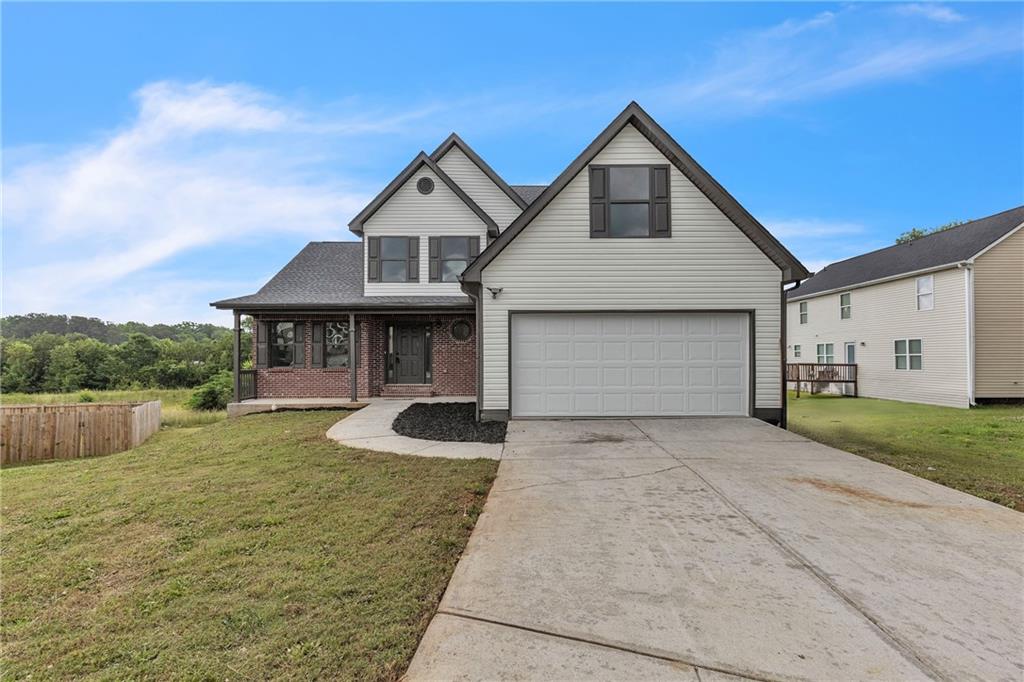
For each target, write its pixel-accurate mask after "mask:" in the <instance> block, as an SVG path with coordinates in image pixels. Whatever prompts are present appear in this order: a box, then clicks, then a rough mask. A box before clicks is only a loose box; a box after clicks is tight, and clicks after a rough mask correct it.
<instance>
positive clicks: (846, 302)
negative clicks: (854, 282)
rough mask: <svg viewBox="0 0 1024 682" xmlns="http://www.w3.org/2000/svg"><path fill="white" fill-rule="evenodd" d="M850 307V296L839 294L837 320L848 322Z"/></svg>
mask: <svg viewBox="0 0 1024 682" xmlns="http://www.w3.org/2000/svg"><path fill="white" fill-rule="evenodd" d="M850 313H851V307H850V295H849V294H839V319H841V320H848V319H850Z"/></svg>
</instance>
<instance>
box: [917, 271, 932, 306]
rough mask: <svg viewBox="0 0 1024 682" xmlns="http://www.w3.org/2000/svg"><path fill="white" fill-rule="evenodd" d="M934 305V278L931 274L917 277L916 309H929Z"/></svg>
mask: <svg viewBox="0 0 1024 682" xmlns="http://www.w3.org/2000/svg"><path fill="white" fill-rule="evenodd" d="M934 307H935V278H934V277H932V276H931V275H925V276H924V277H918V278H917V309H918V310H931V309H932V308H934Z"/></svg>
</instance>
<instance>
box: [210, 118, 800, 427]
mask: <svg viewBox="0 0 1024 682" xmlns="http://www.w3.org/2000/svg"><path fill="white" fill-rule="evenodd" d="M349 227H350V229H351V230H352V232H353V233H354V234H356V235H357V236H358V237H359V238H360V241H356V242H314V243H312V244H309V245H308V246H307V247H306V248H305V249H303V250H302V252H300V253H299V254H298V255H297V256H296V257H295V258H294V259H293V260H292V261H291V262H290V263H288V265H286V266H285V267H284V269H283V270H281V272H279V273H278V274H277V275H275V276H274V277H273V278H272V279H271V280H270V281H269V282H268V283H267V284H266V285H265V286H264V287H263V288H262V289H260V290H259V291H258V292H257V293H255V294H252V295H250V296H243V297H240V298H233V299H227V300H223V301H218V302H216V303H214V304H213V305H215V306H216V307H218V308H221V309H228V310H233V311H234V313H235V320H236V328H238V320H239V317H240V316H241V315H251V316H252V317H253V318H254V322H255V330H256V338H255V348H256V350H255V370H254V375H255V386H252V385H251V384H247V388H246V389H245V390H243V395H242V397H243V398H244V397H260V398H263V397H270V398H282V397H347V396H350V397H351V398H352V399H356V398H357V397H359V398H362V397H372V396H409V395H414V396H418V395H475V396H476V398H477V405H478V412H479V414H480V416H481V417H482V418H484V419H508V418H510V417H523V418H528V417H556V418H557V417H618V416H683V415H751V416H755V417H759V418H762V419H765V420H768V421H772V422H776V423H782V422H784V420H785V401H784V385H783V363H784V362H785V357H784V353H783V348H784V347H785V344H786V342H785V328H784V306H785V299H784V295H783V287H784V286H785V285H786V284H788V283H792V282H796V281H798V280H801V279H803V278H805V277H806V276H807V274H808V273H807V271H806V270H805V269H804V267H803V266H802V265H801V264H800V263H799V261H797V260H796V258H794V257H793V256H792V254H790V253H789V251H787V250H786V249H785V247H783V246H782V245H781V244H780V243H779V242H778V241H777V240H776V239H775V238H774V237H772V236H771V234H769V233H768V231H767V230H766V229H765V228H764V227H763V226H762V225H761V224H760V223H759V222H758V221H757V220H756V219H754V218H753V216H751V215H750V214H749V213H748V212H747V211H746V210H745V209H743V207H742V206H740V204H739V203H738V202H737V201H736V200H735V199H734V198H733V197H732V196H731V195H730V194H729V193H728V192H726V191H725V189H724V188H722V186H721V185H720V184H718V182H716V181H715V180H714V179H713V178H712V177H711V176H710V175H709V174H708V173H707V171H705V170H704V169H703V168H701V166H700V165H698V164H697V163H696V162H695V161H694V160H693V158H692V157H690V156H689V154H687V153H686V152H685V151H684V150H683V149H682V148H681V147H680V146H679V145H678V144H677V143H676V142H675V140H673V139H672V138H671V137H670V136H669V135H668V133H666V132H665V131H664V130H663V129H662V128H661V127H660V126H659V125H658V124H657V123H656V122H654V121H653V120H652V119H651V118H650V116H649V115H648V114H647V113H646V112H644V111H643V109H641V108H640V107H639V106H638V105H637V104H636V103H631V104H630V105H629V106H628V107H627V108H626V109H625V110H624V111H623V112H622V113H621V114H619V116H617V117H616V118H615V120H614V121H612V122H611V124H610V125H609V126H608V127H607V128H606V129H605V130H604V131H603V132H602V133H601V134H600V135H599V136H598V137H597V138H596V139H595V140H594V141H593V142H592V143H591V144H590V145H589V146H588V147H587V148H586V149H585V150H584V151H583V152H582V153H581V154H580V156H579V157H578V158H576V159H575V160H574V161H573V162H572V163H571V164H570V165H569V166H568V167H567V168H566V169H565V170H564V171H563V172H562V173H561V174H560V175H559V176H558V178H557V179H556V180H555V181H554V182H553V183H552V184H551V185H549V186H546V187H538V186H510V185H508V184H507V183H506V182H505V181H504V180H502V179H501V177H500V176H498V174H497V173H495V172H494V170H493V169H491V167H490V166H488V165H487V164H486V163H485V162H484V161H483V160H482V159H481V158H480V157H479V156H478V155H477V154H476V153H475V152H474V151H473V150H472V149H471V148H470V147H469V146H468V145H466V144H465V143H464V142H463V141H462V140H461V139H460V138H459V137H458V136H456V135H454V134H453V135H452V136H451V137H450V138H449V139H448V140H446V141H445V142H444V143H443V144H442V145H441V146H440V147H438V148H437V149H436V150H435V151H434V152H433V153H432V154H429V155H428V154H425V153H421V154H419V155H418V156H417V157H416V158H415V159H413V161H412V163H410V164H409V165H408V166H407V167H406V168H405V169H404V170H403V171H402V172H401V173H399V175H398V177H396V178H395V179H394V180H393V181H392V182H391V183H390V184H389V185H388V186H387V187H386V188H385V189H384V190H383V191H382V192H381V193H380V194H379V195H378V196H377V197H376V198H375V199H374V200H373V201H372V202H370V204H369V205H368V206H367V207H366V208H365V209H364V210H363V211H361V212H360V213H359V215H357V216H356V217H355V218H354V219H353V220H352V222H351V223H350V224H349ZM238 375H239V373H238V371H237V370H236V386H238V382H239V381H240V380H239V379H238V378H237V377H238Z"/></svg>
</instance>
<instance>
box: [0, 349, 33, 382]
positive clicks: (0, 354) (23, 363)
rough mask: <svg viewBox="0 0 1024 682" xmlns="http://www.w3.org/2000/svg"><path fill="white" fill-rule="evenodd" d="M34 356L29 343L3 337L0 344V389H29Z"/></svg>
mask: <svg viewBox="0 0 1024 682" xmlns="http://www.w3.org/2000/svg"><path fill="white" fill-rule="evenodd" d="M35 376H36V356H35V353H34V352H33V350H32V346H31V344H28V343H26V342H25V341H11V340H8V339H4V340H3V343H2V345H0V390H3V391H8V392H14V391H31V390H33V387H32V380H33V378H34V377H35Z"/></svg>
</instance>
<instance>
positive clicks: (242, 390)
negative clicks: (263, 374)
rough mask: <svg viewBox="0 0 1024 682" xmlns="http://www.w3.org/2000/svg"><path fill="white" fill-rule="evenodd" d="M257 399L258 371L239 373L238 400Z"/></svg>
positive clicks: (248, 370)
mask: <svg viewBox="0 0 1024 682" xmlns="http://www.w3.org/2000/svg"><path fill="white" fill-rule="evenodd" d="M255 397H256V370H254V369H242V370H239V371H238V399H239V400H240V401H241V400H252V399H254V398H255Z"/></svg>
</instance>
